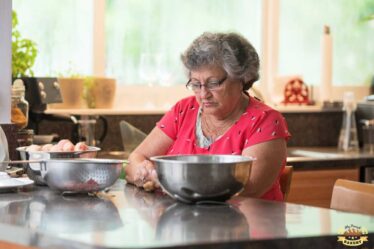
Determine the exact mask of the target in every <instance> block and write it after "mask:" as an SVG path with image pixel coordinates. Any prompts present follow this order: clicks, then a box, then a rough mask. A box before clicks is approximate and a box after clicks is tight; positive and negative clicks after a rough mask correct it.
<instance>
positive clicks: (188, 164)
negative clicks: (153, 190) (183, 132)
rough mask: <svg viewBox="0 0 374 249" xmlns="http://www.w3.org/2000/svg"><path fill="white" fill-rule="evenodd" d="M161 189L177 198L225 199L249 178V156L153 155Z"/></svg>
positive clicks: (232, 194) (238, 190)
mask: <svg viewBox="0 0 374 249" xmlns="http://www.w3.org/2000/svg"><path fill="white" fill-rule="evenodd" d="M151 160H152V161H153V162H154V163H155V166H156V172H157V175H158V179H159V182H160V185H161V187H162V188H163V190H164V191H165V192H166V193H167V194H168V195H170V196H171V197H172V198H175V199H177V200H179V201H182V202H185V203H195V202H202V201H205V202H206V201H226V200H227V199H229V198H230V197H232V196H234V195H236V194H238V193H240V192H241V191H242V190H243V189H244V186H245V184H246V183H247V181H248V179H249V175H250V172H251V168H252V162H253V160H254V159H253V158H251V157H244V156H237V155H178V156H156V157H152V158H151Z"/></svg>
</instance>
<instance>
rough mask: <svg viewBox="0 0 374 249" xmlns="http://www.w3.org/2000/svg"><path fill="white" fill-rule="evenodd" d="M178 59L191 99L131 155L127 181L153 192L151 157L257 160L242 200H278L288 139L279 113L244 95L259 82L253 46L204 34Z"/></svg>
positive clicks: (232, 35)
mask: <svg viewBox="0 0 374 249" xmlns="http://www.w3.org/2000/svg"><path fill="white" fill-rule="evenodd" d="M181 58H182V61H183V63H184V65H185V67H186V68H187V70H188V77H189V80H188V82H187V84H186V87H187V89H189V90H191V91H192V92H193V93H194V96H191V97H187V98H185V99H182V100H180V101H179V102H177V103H176V104H175V105H174V106H173V107H172V109H171V110H170V111H169V112H167V113H166V114H165V115H164V116H163V118H162V119H161V120H160V121H159V122H158V123H157V125H156V127H155V128H154V129H153V130H152V131H151V133H150V134H149V135H148V136H147V138H146V139H145V140H144V141H143V142H142V143H141V144H140V145H139V146H138V147H137V148H136V149H135V150H134V151H133V152H132V153H131V155H130V157H129V165H128V166H127V167H126V175H127V181H128V182H130V183H133V184H135V185H137V186H139V187H144V188H147V187H148V186H154V185H155V186H156V187H158V186H157V174H156V171H155V169H154V165H153V163H152V162H151V161H150V160H149V158H150V157H152V156H156V155H166V154H167V155H172V154H234V155H243V156H252V157H255V158H256V159H257V160H256V161H255V162H254V163H253V167H252V172H251V175H250V180H249V181H248V184H247V185H246V187H245V189H244V191H243V192H242V195H245V196H251V197H258V198H263V199H268V200H283V196H282V193H281V190H280V186H279V176H280V172H281V170H282V169H283V167H284V166H285V162H286V140H287V139H288V137H289V133H288V130H287V124H286V122H285V120H284V118H283V117H282V115H281V114H280V113H279V112H277V111H275V110H273V109H271V108H270V107H268V106H266V105H265V104H263V103H262V102H260V101H259V100H257V99H255V98H253V97H251V96H249V94H248V92H247V91H248V90H249V89H250V88H251V87H252V84H253V83H254V82H255V81H257V80H258V78H259V74H258V71H259V58H258V55H257V52H256V51H255V49H254V48H253V46H252V45H251V44H250V43H249V42H248V41H247V40H246V39H245V38H243V37H242V36H240V35H238V34H235V33H204V34H202V35H201V36H200V37H198V38H197V39H196V40H194V41H193V43H192V44H191V46H190V47H189V48H188V49H187V50H186V51H185V53H184V54H183V55H182V57H181ZM153 183H155V184H153Z"/></svg>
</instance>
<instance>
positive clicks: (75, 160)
mask: <svg viewBox="0 0 374 249" xmlns="http://www.w3.org/2000/svg"><path fill="white" fill-rule="evenodd" d="M41 161H44V162H46V163H47V164H50V163H57V162H58V163H74V164H81V163H82V164H84V163H96V164H124V163H127V160H121V159H110V158H108V159H107V158H71V159H69V158H61V159H58V158H53V159H46V160H41Z"/></svg>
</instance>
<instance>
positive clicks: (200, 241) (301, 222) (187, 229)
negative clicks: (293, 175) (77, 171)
mask: <svg viewBox="0 0 374 249" xmlns="http://www.w3.org/2000/svg"><path fill="white" fill-rule="evenodd" d="M0 196H1V197H0V240H3V241H7V242H14V243H17V244H20V245H28V246H33V247H37V248H249V247H251V248H252V246H253V247H255V248H346V246H344V245H342V244H341V242H338V237H337V236H338V235H339V232H342V231H344V229H345V228H346V226H351V225H355V226H358V227H361V229H362V231H365V229H367V231H368V234H367V235H365V236H368V242H365V244H364V246H365V247H366V248H373V247H374V216H367V215H360V214H350V213H344V212H338V211H335V210H329V209H323V208H316V207H309V206H303V205H297V204H290V203H281V202H270V201H264V200H258V199H252V198H243V197H235V198H233V199H232V200H230V201H229V202H228V203H227V204H226V205H208V206H207V205H186V204H181V203H178V202H175V201H174V200H173V199H171V198H169V197H168V196H166V195H164V194H162V193H147V192H144V191H142V190H140V189H137V188H135V187H133V186H132V185H126V184H125V182H124V181H123V180H118V181H117V182H116V184H115V185H114V186H112V187H111V189H110V191H109V192H106V193H104V192H102V193H100V194H98V195H97V196H87V195H78V196H77V195H67V196H66V195H65V196H62V195H61V194H60V193H57V192H52V191H50V190H49V188H48V187H38V186H32V187H29V188H26V189H23V190H22V191H19V192H14V193H1V194H0Z"/></svg>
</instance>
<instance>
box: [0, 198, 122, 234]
mask: <svg viewBox="0 0 374 249" xmlns="http://www.w3.org/2000/svg"><path fill="white" fill-rule="evenodd" d="M2 203H4V205H3V206H2V205H1V204H2ZM0 222H1V223H8V224H13V225H19V226H22V227H26V228H29V229H30V230H32V231H41V232H46V233H49V234H58V233H65V234H76V233H86V232H95V231H107V230H114V229H116V228H119V227H121V226H122V221H121V218H120V216H119V213H118V210H117V208H116V207H115V206H114V204H113V203H112V202H111V201H110V200H106V199H103V198H97V197H92V196H88V195H74V196H63V195H61V194H59V193H54V192H50V191H41V192H38V193H37V194H35V195H33V196H27V195H21V194H19V195H17V196H12V197H11V198H7V197H2V198H1V201H0Z"/></svg>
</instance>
